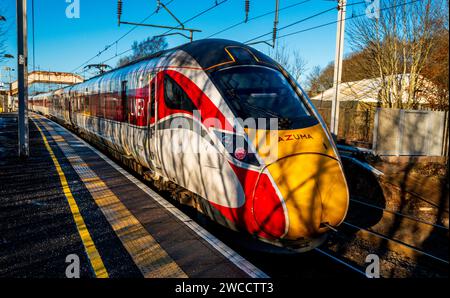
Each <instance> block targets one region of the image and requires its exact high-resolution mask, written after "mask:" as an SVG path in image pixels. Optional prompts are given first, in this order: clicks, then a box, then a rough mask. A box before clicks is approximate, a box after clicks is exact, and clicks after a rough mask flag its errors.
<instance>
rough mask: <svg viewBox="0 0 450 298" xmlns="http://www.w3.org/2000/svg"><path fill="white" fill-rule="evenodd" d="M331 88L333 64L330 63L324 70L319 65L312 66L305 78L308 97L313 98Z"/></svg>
mask: <svg viewBox="0 0 450 298" xmlns="http://www.w3.org/2000/svg"><path fill="white" fill-rule="evenodd" d="M332 86H333V64H332V63H330V64H329V65H327V66H326V67H325V68H324V69H322V68H321V67H320V66H319V65H317V66H314V67H313V69H312V70H311V72H310V73H309V74H308V76H307V77H306V88H307V90H308V95H309V96H311V97H312V96H315V95H317V94H319V93H321V92H324V91H325V90H327V89H329V88H331V87H332Z"/></svg>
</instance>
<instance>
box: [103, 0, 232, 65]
mask: <svg viewBox="0 0 450 298" xmlns="http://www.w3.org/2000/svg"><path fill="white" fill-rule="evenodd" d="M228 1H229V0H222V1H216V2H215V3H214V5H212V6H210V7H208V8H206V9H204V10H202V11H200V12H199V13H197V14H195V15H194V16H192V17H190V18H188V19H186V20H185V21H183V23H184V24H187V23H189V22H191V21H193V20H195V19H196V18H198V17H200V16H202V15H204V14H205V13H207V12H209V11H211V10H212V9H214V8H216V7H218V6H220V5H221V4H224V3H225V2H228ZM173 30H174V29H169V30H167V31H166V32H164V33H162V34H161V35H165V34H168V33H170V32H171V31H173ZM132 50H133V48H129V49H127V50H125V51H123V52H120V53H119V54H116V55H114V56H112V57H109V58H108V59H106V60H103V61H102V63H106V62H108V61H111V60H113V59H114V58H117V57H120V56H122V55H124V54H126V53H129V52H131V51H132Z"/></svg>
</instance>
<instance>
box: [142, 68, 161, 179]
mask: <svg viewBox="0 0 450 298" xmlns="http://www.w3.org/2000/svg"><path fill="white" fill-rule="evenodd" d="M148 80H149V85H148V88H149V100H148V103H147V115H148V119H147V125H148V126H147V127H148V130H147V131H148V134H147V144H146V146H145V148H146V151H147V152H146V153H147V154H146V156H147V158H148V164H149V166H150V168H151V169H152V170H155V171H157V170H158V169H161V164H160V161H159V159H158V154H157V149H158V148H157V146H156V144H157V129H158V128H157V124H156V122H157V105H158V103H157V100H156V99H157V95H158V90H157V86H158V83H157V80H158V78H157V73H156V72H151V73H150V75H149V77H148Z"/></svg>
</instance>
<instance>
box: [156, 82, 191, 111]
mask: <svg viewBox="0 0 450 298" xmlns="http://www.w3.org/2000/svg"><path fill="white" fill-rule="evenodd" d="M164 102H165V103H166V105H167V107H169V108H170V109H175V110H184V111H194V110H196V109H197V108H196V107H195V105H194V103H193V102H192V101H191V99H190V98H189V96H188V95H187V94H186V92H184V90H183V89H182V88H181V86H180V85H178V84H177V82H175V81H174V80H173V79H172V78H171V77H170V76H167V75H166V76H165V77H164Z"/></svg>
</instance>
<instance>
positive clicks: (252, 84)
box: [212, 66, 316, 129]
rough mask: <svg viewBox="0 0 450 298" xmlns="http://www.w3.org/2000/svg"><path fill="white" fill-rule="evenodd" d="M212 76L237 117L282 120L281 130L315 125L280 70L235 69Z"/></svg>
mask: <svg viewBox="0 0 450 298" xmlns="http://www.w3.org/2000/svg"><path fill="white" fill-rule="evenodd" d="M212 76H213V79H214V81H215V82H216V84H217V86H218V88H219V89H220V90H221V92H222V94H223V95H224V96H225V100H226V101H227V102H228V104H229V105H230V107H231V109H232V110H233V112H234V113H235V114H236V116H237V117H238V118H241V119H248V118H254V119H258V118H266V119H267V118H277V119H281V120H285V121H283V122H282V123H285V124H284V126H288V127H284V128H285V129H293V128H299V127H301V126H309V125H311V124H313V123H312V122H314V123H315V122H316V119H315V117H313V116H311V115H310V113H309V111H308V110H307V108H306V107H305V105H304V104H303V102H302V99H301V98H300V97H299V95H298V94H297V93H296V92H295V90H294V89H293V88H292V86H291V85H290V84H289V82H288V80H287V79H286V78H285V77H284V76H283V74H282V73H281V72H280V71H277V70H275V69H272V68H268V67H262V66H236V67H229V68H226V69H222V70H219V71H216V72H215V73H213V74H212Z"/></svg>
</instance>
